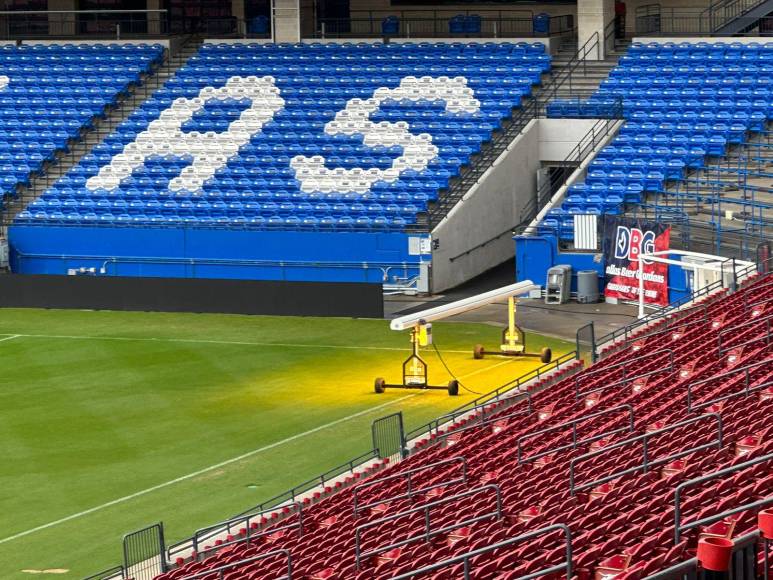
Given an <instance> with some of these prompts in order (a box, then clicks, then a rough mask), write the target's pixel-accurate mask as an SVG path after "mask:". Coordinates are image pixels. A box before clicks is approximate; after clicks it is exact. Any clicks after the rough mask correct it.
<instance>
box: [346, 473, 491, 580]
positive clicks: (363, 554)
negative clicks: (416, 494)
mask: <svg viewBox="0 0 773 580" xmlns="http://www.w3.org/2000/svg"><path fill="white" fill-rule="evenodd" d="M489 492H491V493H493V494H494V499H495V506H494V509H492V510H491V511H483V512H480V513H477V514H476V515H474V516H472V517H470V518H465V519H464V520H462V521H457V522H454V523H453V524H451V525H446V526H442V527H440V528H434V529H433V527H432V519H431V514H432V511H433V508H436V507H439V506H445V505H448V504H452V503H454V502H458V501H460V500H463V499H466V498H472V497H475V496H479V495H481V494H488V493H489ZM414 514H421V516H422V517H423V519H424V531H423V532H422V533H421V534H419V535H415V536H412V537H410V538H406V539H404V540H399V541H396V542H392V543H391V544H385V545H383V546H379V547H377V548H374V549H371V550H368V551H363V548H362V544H363V539H362V535H363V533H364V532H365V531H366V530H368V529H371V528H377V527H379V526H381V525H383V524H385V523H388V522H394V521H396V520H399V519H402V518H406V517H410V516H412V515H414ZM490 519H496V520H501V519H502V492H501V491H500V489H499V487H498V486H497V485H494V484H493V483H489V484H487V485H483V486H480V487H476V488H474V489H470V490H467V491H464V492H462V493H458V494H456V495H452V496H450V497H445V498H443V499H440V500H437V501H433V502H429V503H426V504H423V505H421V506H419V507H415V508H412V509H409V510H406V511H403V512H399V513H396V514H392V515H390V516H387V517H385V518H381V519H378V520H373V521H370V522H368V523H366V524H363V525H361V526H357V528H355V530H354V553H355V562H356V564H357V569H358V570H359V569H360V566H361V564H362V561H363V560H364V559H366V558H369V557H371V556H375V555H377V554H381V553H383V552H388V551H389V550H392V549H394V548H399V547H401V546H406V545H408V544H412V543H414V542H417V541H421V540H424V541H426V542H430V541H431V540H432V538H434V537H436V536H438V535H441V534H446V533H448V532H450V531H452V530H456V529H459V528H462V527H465V526H468V525H470V524H473V523H475V522H480V521H483V520H490Z"/></svg>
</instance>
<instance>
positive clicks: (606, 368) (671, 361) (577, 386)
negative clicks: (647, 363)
mask: <svg viewBox="0 0 773 580" xmlns="http://www.w3.org/2000/svg"><path fill="white" fill-rule="evenodd" d="M663 353H668V361H669V365H670V367H671V369H673V368H674V351H673V350H672V349H670V348H662V349H660V350H656V351H655V352H649V353H647V354H643V355H641V356H637V357H635V358H629V359H626V360H624V361H622V362H619V363H615V364H613V365H609V366H604V367H601V368H599V369H596V370H592V371H586V372H584V373H582V374H581V375H578V376H576V377H575V378H574V393H575V397H576V398H577V393H579V390H580V381H581V380H583V379H587V378H588V377H590V376H594V375H600V374H602V373H607V372H609V371H611V370H613V369H617V368H622V369H623V379H627V378H628V376H627V374H628V371H627V370H626V369H627V368H628V367H630V366H631V364H633V363H635V362H637V361H641V360H643V359H650V358H655V357H656V356H657V355H659V354H663Z"/></svg>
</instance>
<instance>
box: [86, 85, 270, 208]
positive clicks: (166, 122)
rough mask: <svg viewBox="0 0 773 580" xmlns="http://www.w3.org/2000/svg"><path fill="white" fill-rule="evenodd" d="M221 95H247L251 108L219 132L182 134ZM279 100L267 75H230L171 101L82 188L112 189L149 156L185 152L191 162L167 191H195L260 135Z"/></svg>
mask: <svg viewBox="0 0 773 580" xmlns="http://www.w3.org/2000/svg"><path fill="white" fill-rule="evenodd" d="M225 99H249V100H250V106H249V107H248V108H246V109H245V110H244V111H242V113H241V115H239V118H238V119H237V120H235V121H233V122H231V123H230V124H229V125H228V129H227V130H226V131H224V132H222V133H216V132H214V131H207V132H206V133H201V132H199V131H190V132H183V130H182V125H183V124H185V123H186V122H187V121H189V120H190V119H191V118H192V117H193V115H194V114H196V113H197V112H198V111H201V110H202V109H204V107H205V106H206V104H207V103H208V102H210V101H213V100H225ZM284 104H285V101H284V99H283V98H282V97H281V96H280V92H279V88H278V87H277V86H276V83H275V81H274V78H273V77H271V76H265V77H255V76H250V77H240V76H233V77H231V78H229V79H228V81H227V82H226V84H225V86H223V87H221V88H219V89H216V88H214V87H204V88H203V89H201V91H199V95H198V97H194V98H192V99H189V98H184V97H181V98H178V99H175V100H174V101H173V102H172V104H171V106H170V107H169V108H167V109H165V110H164V111H162V113H161V115H160V116H159V118H158V119H156V120H154V121H152V122H151V123H150V124H149V125H148V127H147V129H145V130H144V131H142V132H141V133H139V134H138V135H137V137H136V138H135V140H134V141H133V142H132V143H129V144H127V145H126V147H124V149H123V151H122V152H121V153H118V154H117V155H115V156H114V157H113V158H112V159H111V160H110V163H109V164H108V165H105V166H103V167H101V168H100V170H99V173H98V174H97V175H95V176H93V177H91V178H89V179H88V180H87V181H86V187H87V188H88V189H90V190H97V189H106V190H115V189H117V188H118V187H120V185H121V181H123V180H124V179H126V178H127V177H129V176H130V175H131V174H132V172H133V171H134V170H135V169H138V168H139V167H141V166H143V165H144V164H145V160H146V159H147V158H148V157H150V156H151V155H161V156H167V155H173V156H176V157H183V156H190V157H192V158H193V161H192V162H191V164H190V165H189V166H187V167H185V168H184V169H183V170H182V171H181V172H180V175H179V176H178V177H175V178H173V179H171V180H170V181H169V189H170V190H171V191H175V192H177V191H185V192H191V193H198V192H200V191H201V188H202V186H203V185H204V182H205V181H207V180H208V179H210V178H211V177H212V176H214V175H215V172H216V171H217V170H218V169H220V168H222V167H224V166H225V165H226V163H228V158H229V157H231V156H233V155H235V154H236V153H238V151H239V148H240V147H242V146H243V145H245V144H247V143H248V142H249V140H250V139H251V138H252V137H253V136H254V135H256V134H258V133H260V132H261V131H262V130H263V126H264V125H265V124H266V123H268V122H269V121H271V120H272V119H273V118H274V116H275V115H276V114H277V112H278V111H280V110H281V109H282V108H284Z"/></svg>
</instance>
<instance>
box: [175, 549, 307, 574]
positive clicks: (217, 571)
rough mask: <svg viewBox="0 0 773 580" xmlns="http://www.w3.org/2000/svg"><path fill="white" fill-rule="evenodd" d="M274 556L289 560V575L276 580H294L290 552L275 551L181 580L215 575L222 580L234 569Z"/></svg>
mask: <svg viewBox="0 0 773 580" xmlns="http://www.w3.org/2000/svg"><path fill="white" fill-rule="evenodd" d="M274 556H284V557H285V558H287V574H286V575H285V576H282V577H281V578H277V579H276V580H292V578H293V557H292V555H291V554H290V550H274V551H273V552H267V553H265V554H261V555H259V556H253V557H252V558H246V559H244V560H239V561H238V562H231V563H230V564H226V565H225V566H220V567H219V568H213V569H212V570H206V571H204V572H199V573H198V574H193V575H192V576H183V577H181V578H179V580H198V579H199V578H210V577H211V576H212V575H213V574H217V577H218V580H222V579H223V577H224V576H225V573H226V572H227V571H228V570H231V569H232V568H239V567H241V566H246V565H247V564H252V563H253V562H257V561H259V560H265V559H266V558H271V557H274Z"/></svg>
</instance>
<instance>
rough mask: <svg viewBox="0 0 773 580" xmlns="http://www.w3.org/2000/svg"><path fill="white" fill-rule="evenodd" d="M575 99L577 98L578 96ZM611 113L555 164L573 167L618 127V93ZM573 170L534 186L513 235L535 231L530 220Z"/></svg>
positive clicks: (619, 100)
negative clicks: (551, 180)
mask: <svg viewBox="0 0 773 580" xmlns="http://www.w3.org/2000/svg"><path fill="white" fill-rule="evenodd" d="M578 102H580V99H579V98H578ZM609 114H610V116H609V117H608V118H602V119H599V120H598V121H596V122H595V123H594V124H593V125H592V126H591V128H590V129H589V130H588V132H587V133H585V135H583V136H582V137H581V138H580V140H579V141H578V142H577V145H575V146H574V147H572V149H571V151H569V153H568V154H567V155H566V157H565V158H564V160H563V161H561V163H559V164H558V165H557V167H562V168H565V169H571V170H573V169H576V168H578V167H580V166H581V165H582V163H583V162H584V161H585V160H586V159H587V158H588V157H589V156H590V155H591V154H592V153H594V152H595V151H596V148H597V147H598V146H599V145H600V144H601V143H602V142H603V141H604V140H605V139H606V138H607V137H608V136H609V135H610V134H612V133H613V132H614V130H615V129H616V128H617V124H618V122H619V121H620V120H621V119H622V118H623V99H622V97H618V98H617V99H616V100H615V104H614V105H613V106H612V107H611V108H610V109H609ZM572 173H574V172H573V171H568V172H567V173H565V174H564V179H563V180H562V181H561V182H560V183H558V184H556V183H551V182H550V181H549V180H546V181H544V182H542V184H540V186H539V187H538V188H537V193H536V195H535V196H534V197H532V198H531V199H530V200H529V201H528V202H527V203H526V205H525V206H524V207H523V209H522V210H521V215H520V219H519V224H518V225H516V226H515V227H514V228H511V230H512V231H513V233H514V235H533V234H535V233H537V231H538V226H537V225H536V224H533V225H532V224H530V223H529V222H531V221H533V220H534V219H535V218H536V217H537V216H538V215H539V213H540V212H541V211H542V210H543V208H545V206H547V205H548V203H550V202H551V201H552V198H553V193H554V192H555V191H559V190H560V189H561V188H562V187H564V186H566V185H567V184H568V183H569V179H570V178H571V176H572Z"/></svg>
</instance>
